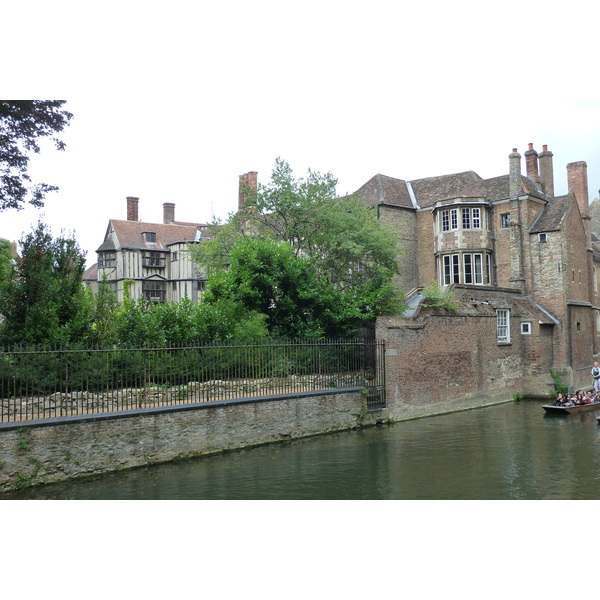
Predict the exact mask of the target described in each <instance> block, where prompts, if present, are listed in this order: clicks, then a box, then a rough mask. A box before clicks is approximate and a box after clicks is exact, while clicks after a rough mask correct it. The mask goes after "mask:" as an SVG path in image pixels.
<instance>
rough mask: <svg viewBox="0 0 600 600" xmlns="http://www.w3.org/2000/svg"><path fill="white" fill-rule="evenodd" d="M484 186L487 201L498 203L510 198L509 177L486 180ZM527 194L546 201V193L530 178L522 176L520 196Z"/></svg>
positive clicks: (503, 176) (502, 176)
mask: <svg viewBox="0 0 600 600" xmlns="http://www.w3.org/2000/svg"><path fill="white" fill-rule="evenodd" d="M483 185H484V186H485V189H486V196H487V199H488V200H489V201H490V202H497V201H499V200H505V199H506V198H509V197H510V191H509V189H510V178H509V176H508V175H500V176H499V177H492V178H490V179H484V180H483ZM526 194H529V195H530V196H534V197H535V198H540V199H541V200H546V196H545V194H544V192H542V190H541V189H540V188H539V187H538V186H537V185H536V183H535V182H534V181H533V180H532V179H530V178H529V177H526V176H525V175H521V191H520V193H519V196H524V195H526Z"/></svg>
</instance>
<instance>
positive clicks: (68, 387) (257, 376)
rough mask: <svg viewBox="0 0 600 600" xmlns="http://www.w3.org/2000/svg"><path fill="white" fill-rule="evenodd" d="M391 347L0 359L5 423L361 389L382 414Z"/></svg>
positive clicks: (235, 346) (41, 353)
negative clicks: (386, 351)
mask: <svg viewBox="0 0 600 600" xmlns="http://www.w3.org/2000/svg"><path fill="white" fill-rule="evenodd" d="M383 354H384V344H383V342H379V341H372V340H363V339H358V340H308V341H307V340H294V341H287V340H286V341H272V340H271V341H265V342H247V343H246V342H244V343H239V342H236V343H233V342H231V343H218V344H217V343H214V344H213V343H211V344H198V345H191V346H177V347H168V348H12V349H5V350H3V351H1V352H0V422H13V421H24V420H30V419H40V418H47V417H61V416H70V415H81V414H94V413H101V412H113V411H122V410H132V409H138V408H149V407H157V406H169V405H176V404H190V403H195V402H211V401H215V400H227V399H233V398H245V397H252V396H267V395H279V394H286V393H296V392H309V391H318V390H330V389H337V388H346V387H356V386H364V387H366V389H367V408H368V409H373V408H380V407H382V406H385V371H384V361H383Z"/></svg>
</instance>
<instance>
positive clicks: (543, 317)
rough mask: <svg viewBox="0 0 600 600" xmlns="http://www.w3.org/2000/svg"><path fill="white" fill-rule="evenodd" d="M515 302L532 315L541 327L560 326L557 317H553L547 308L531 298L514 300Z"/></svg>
mask: <svg viewBox="0 0 600 600" xmlns="http://www.w3.org/2000/svg"><path fill="white" fill-rule="evenodd" d="M513 302H514V303H515V304H517V305H518V306H520V307H521V308H523V309H525V310H526V311H527V312H528V313H530V314H531V315H532V316H533V317H534V318H535V319H537V320H538V322H539V323H540V325H558V323H559V320H558V319H557V318H556V317H553V316H552V315H551V314H550V313H549V312H548V311H547V310H546V309H545V308H542V307H541V306H540V305H539V304H537V303H536V302H534V301H533V300H531V299H530V298H513Z"/></svg>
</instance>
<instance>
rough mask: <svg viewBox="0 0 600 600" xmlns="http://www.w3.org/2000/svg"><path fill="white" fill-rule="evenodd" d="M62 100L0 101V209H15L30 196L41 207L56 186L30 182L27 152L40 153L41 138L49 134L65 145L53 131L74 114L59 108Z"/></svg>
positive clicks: (59, 128) (56, 144)
mask: <svg viewBox="0 0 600 600" xmlns="http://www.w3.org/2000/svg"><path fill="white" fill-rule="evenodd" d="M64 103H65V101H64V100H0V211H2V210H5V209H7V208H15V209H17V210H19V209H22V208H23V206H22V205H23V204H24V203H25V202H26V201H27V198H29V203H30V204H33V205H34V206H43V205H44V198H45V196H46V194H47V193H48V192H52V191H55V190H57V189H58V188H57V187H56V186H53V185H48V184H46V183H37V184H33V183H32V181H31V178H30V176H29V174H28V172H27V168H28V165H29V156H28V153H30V152H34V153H36V154H38V153H39V152H40V145H39V140H40V138H46V137H50V139H51V140H52V141H53V142H54V144H55V146H56V148H57V149H58V150H64V148H65V144H64V142H62V141H61V140H59V139H58V138H56V137H54V134H56V133H59V132H61V131H62V130H63V129H64V128H65V127H66V126H67V125H68V124H69V121H70V120H71V118H72V117H73V115H72V114H71V113H70V112H68V111H66V110H64V109H62V105H63V104H64Z"/></svg>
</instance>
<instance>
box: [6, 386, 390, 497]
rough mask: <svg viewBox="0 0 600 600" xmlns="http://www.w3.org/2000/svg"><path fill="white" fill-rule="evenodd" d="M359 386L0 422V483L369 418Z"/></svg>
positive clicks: (123, 465) (117, 466)
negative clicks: (108, 413)
mask: <svg viewBox="0 0 600 600" xmlns="http://www.w3.org/2000/svg"><path fill="white" fill-rule="evenodd" d="M386 415H387V413H386V412H385V411H384V413H382V412H379V413H374V414H369V415H365V414H364V396H363V394H362V391H361V390H360V389H358V388H354V389H348V390H346V391H343V390H337V391H335V392H330V393H321V394H319V395H316V394H298V395H289V396H282V397H279V398H277V399H273V398H270V399H269V400H266V399H263V400H261V399H260V398H259V399H246V400H245V401H229V402H227V401H223V402H220V403H215V404H214V405H212V406H209V405H206V404H204V405H195V406H191V407H190V406H188V407H171V408H170V409H162V410H160V409H146V410H145V411H138V412H136V413H133V412H132V413H129V414H124V413H120V414H119V413H113V415H111V416H109V417H107V416H104V417H102V416H98V415H95V416H88V417H85V418H84V417H70V418H67V419H64V420H59V419H54V420H50V419H49V420H47V421H46V422H41V421H40V422H38V424H37V425H36V424H34V425H32V424H26V423H25V422H24V423H23V424H22V427H17V426H16V425H14V424H11V425H8V424H3V425H0V491H2V490H4V491H6V490H10V489H14V488H15V487H19V486H27V485H35V484H40V483H50V482H55V481H61V480H65V479H73V478H78V477H84V476H88V475H97V474H101V473H108V472H111V471H118V470H121V469H128V468H133V467H138V466H142V465H148V464H152V463H160V462H166V461H171V460H176V459H181V458H187V457H193V456H202V455H206V454H213V453H216V452H222V451H225V450H233V449H237V448H245V447H249V446H255V445H259V444H266V443H271V442H278V441H283V440H290V439H294V438H301V437H307V436H311V435H317V434H322V433H327V432H332V431H339V430H344V429H351V428H353V427H357V426H359V425H366V424H374V423H376V422H377V420H383V419H384V418H385V417H386Z"/></svg>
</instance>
